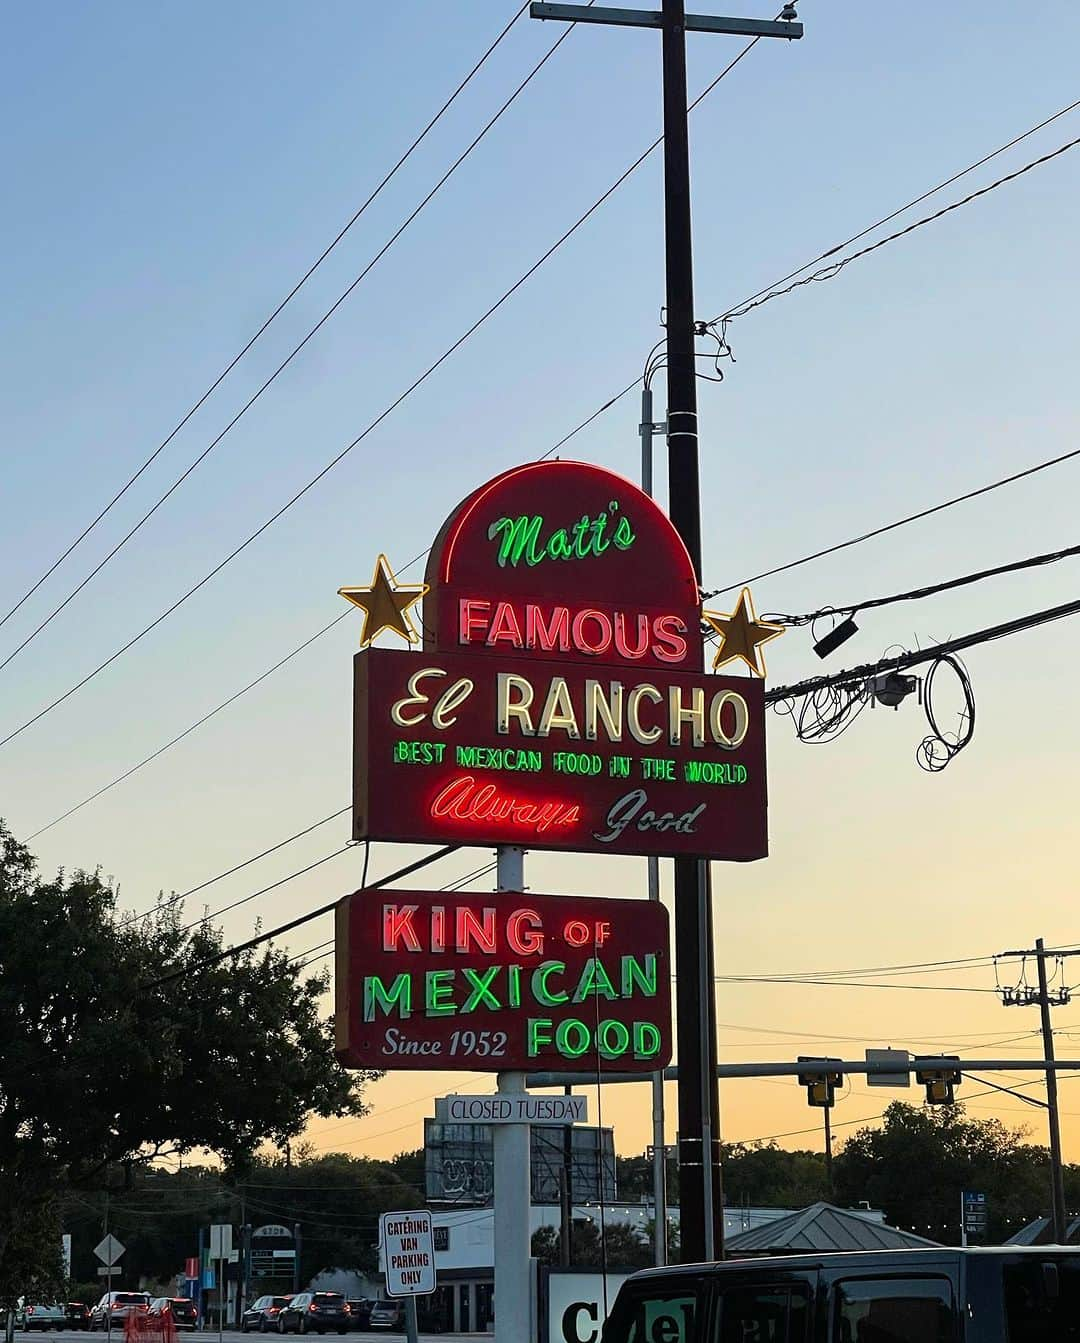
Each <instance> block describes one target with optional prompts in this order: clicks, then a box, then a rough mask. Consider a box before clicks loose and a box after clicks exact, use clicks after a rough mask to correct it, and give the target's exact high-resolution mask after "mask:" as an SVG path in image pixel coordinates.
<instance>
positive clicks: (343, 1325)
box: [277, 1292, 350, 1334]
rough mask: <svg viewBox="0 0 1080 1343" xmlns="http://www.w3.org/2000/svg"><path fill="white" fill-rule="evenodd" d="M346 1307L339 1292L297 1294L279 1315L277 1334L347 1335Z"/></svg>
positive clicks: (347, 1316) (347, 1306) (347, 1315)
mask: <svg viewBox="0 0 1080 1343" xmlns="http://www.w3.org/2000/svg"><path fill="white" fill-rule="evenodd" d="M349 1314H350V1312H349V1305H348V1302H347V1301H346V1300H345V1298H344V1296H343V1295H342V1294H341V1292H300V1293H298V1294H297V1295H296V1296H294V1297H293V1298H292V1300H291V1301H290V1302H289V1304H288V1305H287V1306H283V1307H282V1308H281V1310H280V1311H279V1312H278V1317H277V1331H278V1333H279V1334H288V1333H297V1334H310V1333H316V1334H325V1333H326V1331H327V1330H328V1329H336V1330H337V1331H338V1333H339V1334H344V1333H347V1332H348V1329H349Z"/></svg>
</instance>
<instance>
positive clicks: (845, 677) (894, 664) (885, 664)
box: [765, 601, 1080, 704]
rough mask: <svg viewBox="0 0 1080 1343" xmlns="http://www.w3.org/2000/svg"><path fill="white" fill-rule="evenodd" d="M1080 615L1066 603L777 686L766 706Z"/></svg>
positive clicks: (769, 693)
mask: <svg viewBox="0 0 1080 1343" xmlns="http://www.w3.org/2000/svg"><path fill="white" fill-rule="evenodd" d="M1078 612H1080V601H1073V602H1064V603H1063V604H1062V605H1060V606H1052V607H1049V608H1047V609H1046V610H1044V611H1035V612H1033V613H1032V614H1031V615H1027V616H1020V617H1018V618H1017V619H1016V620H1009V621H1005V622H1004V623H1002V624H1000V625H991V626H990V627H988V628H987V629H983V630H976V631H975V632H974V633H972V634H964V635H960V636H959V637H958V638H955V639H947V640H945V642H944V643H940V644H930V645H929V646H928V647H926V648H918V649H915V650H914V651H913V652H909V653H900V654H897V656H895V657H890V658H882V659H881V660H880V661H879V662H876V663H866V664H864V665H863V666H861V667H854V668H852V669H851V670H850V671H840V672H835V673H833V674H831V675H827V676H812V677H810V678H808V679H807V680H805V681H798V682H796V683H795V684H793V685H788V686H777V687H776V688H775V689H773V690H767V691H766V692H765V702H766V703H767V704H776V703H781V702H783V701H786V700H792V699H797V698H799V697H801V696H804V695H811V694H813V693H814V692H815V691H817V690H823V689H825V688H827V687H830V686H847V685H851V684H853V683H858V682H864V683H865V682H866V681H867V680H868V678H869V677H871V676H875V675H877V674H878V673H880V672H882V671H902V670H903V669H904V668H906V667H915V666H918V665H919V664H920V663H922V662H931V661H934V660H935V659H937V658H941V657H945V656H947V655H949V654H951V653H959V652H962V651H963V650H964V649H966V648H974V647H976V646H977V645H978V644H983V643H989V642H991V641H992V640H995V639H1004V638H1007V637H1008V636H1009V635H1012V634H1019V633H1021V632H1022V631H1024V630H1029V629H1034V628H1036V627H1037V626H1039V625H1046V624H1049V623H1050V622H1052V621H1055V620H1063V619H1065V618H1066V617H1067V616H1073V615H1076V614H1077V613H1078Z"/></svg>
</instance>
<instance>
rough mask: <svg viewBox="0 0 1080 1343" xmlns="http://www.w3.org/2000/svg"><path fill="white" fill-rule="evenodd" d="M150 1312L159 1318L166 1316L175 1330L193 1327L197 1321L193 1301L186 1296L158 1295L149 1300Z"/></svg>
mask: <svg viewBox="0 0 1080 1343" xmlns="http://www.w3.org/2000/svg"><path fill="white" fill-rule="evenodd" d="M150 1314H151V1315H154V1316H157V1317H159V1318H164V1317H165V1316H168V1317H169V1318H170V1319H171V1320H172V1322H173V1324H174V1326H175V1327H176V1329H177V1330H180V1329H195V1328H196V1327H197V1325H198V1323H199V1312H198V1309H197V1308H196V1305H195V1302H194V1301H192V1300H191V1298H190V1297H186V1296H159V1297H157V1298H156V1299H155V1300H153V1301H151V1302H150Z"/></svg>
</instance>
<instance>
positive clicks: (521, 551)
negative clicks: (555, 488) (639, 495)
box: [488, 499, 637, 568]
mask: <svg viewBox="0 0 1080 1343" xmlns="http://www.w3.org/2000/svg"><path fill="white" fill-rule="evenodd" d="M618 509H619V504H618V501H617V500H614V499H613V500H612V501H611V503H610V504H608V509H607V512H606V513H597V515H596V517H594V518H593V517H590V516H589V515H588V513H585V514H583V515H582V516H581V517H580V518H578V519H577V521H576V522H573V523H571V525H570V526H569V527H556V528H554V530H552V531H548V530H547V522H546V520H545V519H544V517H543V516H542V515H541V514H539V513H533V514H532V515H531V516H530V515H529V514H527V513H522V514H520V515H519V516H518V517H516V518H496V520H495V521H494V522H493V523H492V524H491V526H490V527H489V528H488V540H489V541H497V542H498V543H499V549H498V552H497V553H496V556H495V560H496V563H497V564H498V565H499V567H500V568H505V567H506V566H507V565H508V564H509V565H510V566H511V568H517V566H518V565H519V564H520V563H521V562H522V561H524V562H525V563H526V564H527V565H530V566H535V565H537V564H542V563H543V562H544V561H545V560H584V559H588V558H589V557H590V556H596V555H603V554H604V552H605V551H607V550H610V549H611V547H612V546H614V547H615V548H616V550H629V549H630V547H631V546H632V545H633V544H634V541H635V540H636V539H637V538H636V537H635V535H634V529H633V527H632V526H631V525H630V519H629V518H626V517H616V516H615V515H616V514H617V513H618Z"/></svg>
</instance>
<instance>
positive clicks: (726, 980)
mask: <svg viewBox="0 0 1080 1343" xmlns="http://www.w3.org/2000/svg"><path fill="white" fill-rule="evenodd" d="M713 978H714V980H715V982H716V983H717V984H812V985H815V986H820V987H821V988H832V989H894V990H896V991H898V992H899V991H901V990H904V989H907V990H911V991H913V992H914V991H918V992H923V993H993V994H996V993H997V990H996V989H978V988H973V987H971V986H969V985H962V984H883V983H878V982H875V981H873V980H862V979H800V978H798V976H796V975H714V976H713Z"/></svg>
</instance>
